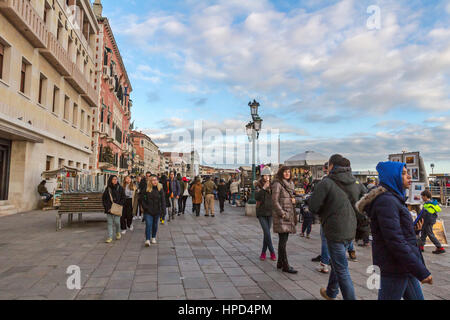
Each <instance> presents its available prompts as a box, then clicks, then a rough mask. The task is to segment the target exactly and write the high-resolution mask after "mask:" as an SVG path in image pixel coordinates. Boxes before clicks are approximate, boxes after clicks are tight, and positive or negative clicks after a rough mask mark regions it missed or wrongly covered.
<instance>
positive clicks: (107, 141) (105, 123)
mask: <svg viewBox="0 0 450 320" xmlns="http://www.w3.org/2000/svg"><path fill="white" fill-rule="evenodd" d="M93 7H94V12H95V15H96V19H97V21H98V25H99V28H100V31H99V37H98V38H99V41H98V43H97V46H96V57H97V64H98V73H99V74H100V78H101V79H100V80H99V81H100V103H99V109H98V112H97V113H96V117H95V119H94V120H95V123H96V130H95V132H94V154H93V155H92V157H91V166H92V169H93V171H94V172H96V173H105V172H106V173H113V174H119V175H127V174H129V173H131V171H132V151H133V149H132V148H133V146H132V141H131V107H132V101H131V99H130V94H131V92H132V90H133V89H132V87H131V83H130V80H129V78H128V74H127V71H126V68H125V65H124V63H123V60H122V56H121V54H120V51H119V48H118V46H117V43H116V41H115V39H114V34H113V32H112V29H111V26H110V24H109V21H108V18H106V17H103V16H102V11H103V10H102V9H103V7H102V4H101V1H100V0H96V1H95V2H94V4H93Z"/></svg>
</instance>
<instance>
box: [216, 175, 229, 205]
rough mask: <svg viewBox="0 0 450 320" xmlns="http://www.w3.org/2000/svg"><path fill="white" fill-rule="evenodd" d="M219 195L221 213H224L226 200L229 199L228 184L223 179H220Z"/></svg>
mask: <svg viewBox="0 0 450 320" xmlns="http://www.w3.org/2000/svg"><path fill="white" fill-rule="evenodd" d="M217 197H218V198H219V204H220V213H223V212H224V211H225V200H226V199H227V185H226V184H225V180H223V179H220V182H219V185H218V186H217Z"/></svg>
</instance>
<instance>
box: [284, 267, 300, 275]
mask: <svg viewBox="0 0 450 320" xmlns="http://www.w3.org/2000/svg"><path fill="white" fill-rule="evenodd" d="M283 272H285V273H290V274H297V273H298V271H297V270H295V269H294V268H292V267H288V268H284V269H283Z"/></svg>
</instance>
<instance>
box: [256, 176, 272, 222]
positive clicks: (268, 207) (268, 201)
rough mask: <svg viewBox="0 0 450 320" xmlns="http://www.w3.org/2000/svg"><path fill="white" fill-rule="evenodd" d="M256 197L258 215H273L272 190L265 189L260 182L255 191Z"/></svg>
mask: <svg viewBox="0 0 450 320" xmlns="http://www.w3.org/2000/svg"><path fill="white" fill-rule="evenodd" d="M255 199H256V201H257V206H256V216H257V217H271V216H272V210H273V205H272V190H271V189H270V188H269V189H268V190H265V189H264V188H263V187H262V186H261V185H260V184H258V186H257V189H256V193H255ZM258 203H259V205H258Z"/></svg>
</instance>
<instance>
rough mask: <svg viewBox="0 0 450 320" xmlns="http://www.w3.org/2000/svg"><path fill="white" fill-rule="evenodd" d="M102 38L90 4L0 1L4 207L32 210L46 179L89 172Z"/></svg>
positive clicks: (0, 187)
mask: <svg viewBox="0 0 450 320" xmlns="http://www.w3.org/2000/svg"><path fill="white" fill-rule="evenodd" d="M98 31H99V25H98V23H97V20H96V18H95V16H94V12H93V10H92V7H91V4H90V2H89V0H0V159H1V161H2V166H0V167H1V168H0V200H1V201H2V202H1V203H0V204H4V203H7V204H8V205H11V206H13V207H15V208H14V209H13V210H16V211H19V212H23V211H28V210H31V209H34V208H35V207H36V206H37V203H38V201H39V195H38V193H37V185H38V184H39V182H40V181H41V174H42V172H43V171H46V170H53V169H58V168H59V167H62V166H70V167H75V168H78V169H80V170H88V169H89V158H90V156H91V154H92V131H93V130H92V128H93V124H94V123H93V119H94V115H95V112H96V110H97V105H98V97H99V95H98V89H99V88H98V86H97V83H96V81H95V80H96V75H95V47H96V44H97V33H98ZM48 187H49V190H50V191H51V183H50V186H48ZM5 201H8V202H5Z"/></svg>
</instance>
